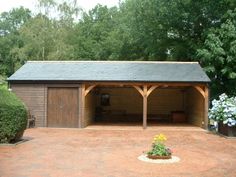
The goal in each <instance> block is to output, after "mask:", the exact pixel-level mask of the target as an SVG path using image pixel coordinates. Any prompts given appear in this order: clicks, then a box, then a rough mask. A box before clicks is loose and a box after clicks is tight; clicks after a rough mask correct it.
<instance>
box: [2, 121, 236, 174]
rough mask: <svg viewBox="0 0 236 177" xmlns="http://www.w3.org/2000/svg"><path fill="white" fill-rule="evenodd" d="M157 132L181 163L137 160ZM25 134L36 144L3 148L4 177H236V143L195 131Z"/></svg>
mask: <svg viewBox="0 0 236 177" xmlns="http://www.w3.org/2000/svg"><path fill="white" fill-rule="evenodd" d="M157 133H164V134H166V136H167V137H168V141H167V144H168V145H169V146H170V147H171V148H172V149H173V151H174V155H175V156H178V157H180V159H181V161H180V162H179V163H176V164H150V163H145V162H142V161H139V160H138V159H137V157H138V156H139V155H141V154H142V152H143V151H146V150H148V149H149V145H150V142H151V140H152V137H153V136H154V135H155V134H157ZM24 136H25V138H29V139H31V140H29V141H28V142H25V143H23V144H20V145H17V146H15V147H9V146H8V147H3V146H0V176H1V177H2V176H6V177H11V176H14V177H28V176H32V177H37V176H42V177H50V176H55V177H60V176H65V177H67V176H68V177H70V176H72V177H73V176H79V177H86V176H88V177H100V176H101V177H126V176H128V177H149V176H153V177H157V176H161V177H165V176H166V177H167V176H168V177H182V176H186V177H209V176H212V177H213V176H214V177H216V176H232V177H233V176H234V177H235V176H236V139H225V138H223V137H220V136H217V135H213V134H210V133H208V132H206V131H204V130H202V129H200V128H196V127H152V128H149V129H147V130H142V129H141V128H132V127H131V128H129V127H122V126H121V127H119V126H116V127H109V126H106V127H105V128H104V129H102V126H100V127H99V126H98V127H96V126H95V127H89V128H87V129H49V128H35V129H28V130H27V131H26V132H25V135H24Z"/></svg>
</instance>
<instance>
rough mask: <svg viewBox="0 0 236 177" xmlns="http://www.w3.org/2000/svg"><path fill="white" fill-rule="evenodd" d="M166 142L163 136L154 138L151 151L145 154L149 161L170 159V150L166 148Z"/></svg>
mask: <svg viewBox="0 0 236 177" xmlns="http://www.w3.org/2000/svg"><path fill="white" fill-rule="evenodd" d="M166 140H167V138H166V136H165V135H164V134H159V135H156V136H154V138H153V141H152V149H151V150H150V151H148V152H147V157H148V158H149V159H171V154H172V152H171V150H170V148H168V147H166V145H165V144H164V142H165V141H166Z"/></svg>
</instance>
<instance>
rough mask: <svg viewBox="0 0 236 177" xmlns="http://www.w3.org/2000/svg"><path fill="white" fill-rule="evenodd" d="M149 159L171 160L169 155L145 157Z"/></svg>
mask: <svg viewBox="0 0 236 177" xmlns="http://www.w3.org/2000/svg"><path fill="white" fill-rule="evenodd" d="M147 157H148V158H149V159H171V155H167V156H159V155H147Z"/></svg>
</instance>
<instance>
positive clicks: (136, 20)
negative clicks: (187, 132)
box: [0, 0, 236, 95]
mask: <svg viewBox="0 0 236 177" xmlns="http://www.w3.org/2000/svg"><path fill="white" fill-rule="evenodd" d="M78 3H79V1H78ZM78 3H77V1H75V0H68V1H66V0H61V1H55V0H38V12H39V13H38V14H35V15H32V14H31V12H30V11H29V10H28V9H24V8H22V7H21V8H18V9H13V10H11V11H9V12H4V13H2V14H1V15H0V75H2V76H3V77H8V76H10V75H11V74H12V73H14V72H15V71H16V70H17V69H18V68H19V67H20V66H21V65H22V64H24V62H25V61H27V60H171V61H193V60H195V61H200V62H201V64H202V66H203V67H205V69H206V71H207V72H208V74H209V76H210V78H211V79H212V81H213V82H212V83H213V84H212V90H213V92H211V93H212V95H217V94H220V93H222V92H226V93H228V94H236V93H235V89H234V88H233V86H234V85H235V78H236V73H235V63H234V62H235V59H234V58H235V53H236V52H235V51H236V42H234V40H235V12H234V11H233V10H234V9H235V8H236V1H233V0H217V1H213V0H211V1H209V0H198V1H196V0H181V1H180V0H172V1H167V0H124V1H120V3H119V6H118V7H110V8H108V7H107V6H102V5H99V4H98V5H96V6H95V7H94V8H93V9H91V10H90V11H88V12H85V11H83V10H82V9H81V8H79V4H78ZM227 11H228V13H227ZM55 14H56V15H55ZM199 59H200V60H199ZM225 85H226V86H225Z"/></svg>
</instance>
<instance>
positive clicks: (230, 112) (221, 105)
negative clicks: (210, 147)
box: [209, 93, 236, 127]
mask: <svg viewBox="0 0 236 177" xmlns="http://www.w3.org/2000/svg"><path fill="white" fill-rule="evenodd" d="M209 118H210V119H212V120H214V121H217V122H223V124H227V125H228V126H230V127H232V126H236V97H228V96H227V95H226V94H225V93H223V94H221V95H220V96H219V99H218V100H216V99H214V100H213V101H212V108H210V109H209Z"/></svg>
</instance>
